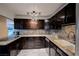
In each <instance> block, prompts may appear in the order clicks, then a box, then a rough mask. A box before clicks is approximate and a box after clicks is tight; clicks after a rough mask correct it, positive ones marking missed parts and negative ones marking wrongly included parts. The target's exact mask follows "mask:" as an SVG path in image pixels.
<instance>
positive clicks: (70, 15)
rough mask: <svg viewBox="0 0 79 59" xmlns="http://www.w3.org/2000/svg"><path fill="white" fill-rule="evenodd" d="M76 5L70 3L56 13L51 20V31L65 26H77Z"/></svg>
mask: <svg viewBox="0 0 79 59" xmlns="http://www.w3.org/2000/svg"><path fill="white" fill-rule="evenodd" d="M75 13H76V4H75V3H70V4H68V5H67V6H65V7H64V8H63V9H61V10H60V11H59V12H58V13H56V14H55V15H54V16H53V17H51V18H50V19H49V20H50V23H49V24H50V29H61V28H62V26H63V25H70V24H75V22H76V19H75Z"/></svg>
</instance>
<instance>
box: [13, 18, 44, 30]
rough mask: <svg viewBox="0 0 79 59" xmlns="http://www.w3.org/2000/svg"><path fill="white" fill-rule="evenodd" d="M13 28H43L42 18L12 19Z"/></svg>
mask: <svg viewBox="0 0 79 59" xmlns="http://www.w3.org/2000/svg"><path fill="white" fill-rule="evenodd" d="M14 28H15V29H44V20H37V21H34V20H31V19H14Z"/></svg>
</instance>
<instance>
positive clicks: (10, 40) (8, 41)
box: [0, 37, 20, 46]
mask: <svg viewBox="0 0 79 59" xmlns="http://www.w3.org/2000/svg"><path fill="white" fill-rule="evenodd" d="M19 38H20V37H12V38H6V39H7V40H3V41H0V46H4V45H8V44H10V43H11V42H13V41H15V40H17V39H19Z"/></svg>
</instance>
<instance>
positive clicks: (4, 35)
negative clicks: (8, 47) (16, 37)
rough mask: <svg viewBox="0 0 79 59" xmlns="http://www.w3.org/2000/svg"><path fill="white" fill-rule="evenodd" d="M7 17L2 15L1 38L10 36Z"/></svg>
mask: <svg viewBox="0 0 79 59" xmlns="http://www.w3.org/2000/svg"><path fill="white" fill-rule="evenodd" d="M6 19H7V18H5V17H3V16H0V40H1V39H2V38H6V37H7V36H8V35H7V34H8V32H7V25H6Z"/></svg>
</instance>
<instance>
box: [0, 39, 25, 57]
mask: <svg viewBox="0 0 79 59" xmlns="http://www.w3.org/2000/svg"><path fill="white" fill-rule="evenodd" d="M24 44H25V38H19V39H17V40H16V41H14V42H11V43H10V44H8V45H5V46H0V56H1V55H2V56H16V55H17V54H18V53H19V52H20V50H21V49H23V46H24Z"/></svg>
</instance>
